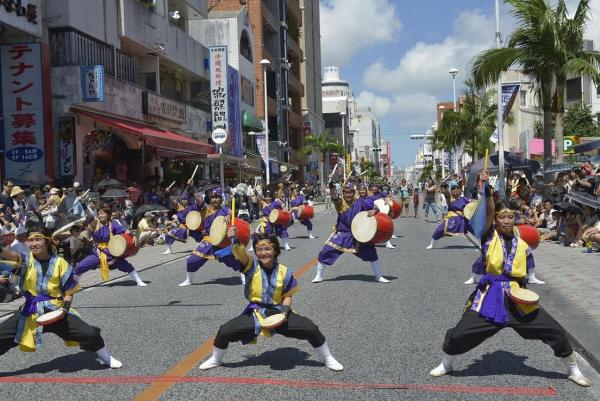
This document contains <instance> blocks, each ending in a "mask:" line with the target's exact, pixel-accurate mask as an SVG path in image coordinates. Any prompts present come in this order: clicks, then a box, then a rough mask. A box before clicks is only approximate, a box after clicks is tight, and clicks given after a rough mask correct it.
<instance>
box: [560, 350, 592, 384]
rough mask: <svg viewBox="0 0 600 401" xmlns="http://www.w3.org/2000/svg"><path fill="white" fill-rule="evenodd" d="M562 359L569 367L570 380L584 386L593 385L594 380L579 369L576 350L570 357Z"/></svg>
mask: <svg viewBox="0 0 600 401" xmlns="http://www.w3.org/2000/svg"><path fill="white" fill-rule="evenodd" d="M560 359H561V361H562V363H563V365H565V367H566V368H567V375H569V380H571V381H572V382H574V383H576V384H578V385H580V386H582V387H590V386H591V385H592V382H591V381H590V380H589V379H588V378H587V377H585V376H584V375H583V373H581V370H579V366H577V355H576V354H575V353H574V352H573V353H572V354H571V355H569V356H568V357H566V358H560Z"/></svg>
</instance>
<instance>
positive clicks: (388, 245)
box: [385, 241, 396, 249]
mask: <svg viewBox="0 0 600 401" xmlns="http://www.w3.org/2000/svg"><path fill="white" fill-rule="evenodd" d="M385 247H386V248H389V249H394V248H396V247H395V246H394V245H392V243H391V242H390V241H388V242H386V243H385Z"/></svg>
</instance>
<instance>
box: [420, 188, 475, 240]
mask: <svg viewBox="0 0 600 401" xmlns="http://www.w3.org/2000/svg"><path fill="white" fill-rule="evenodd" d="M460 193H461V189H460V187H459V186H457V185H454V186H452V188H451V189H450V196H451V199H450V205H448V209H449V212H448V214H447V215H446V217H445V218H444V221H443V222H442V224H440V225H439V226H438V228H436V229H435V231H434V232H433V235H432V236H431V243H430V244H429V245H428V246H427V248H425V249H433V247H434V245H435V241H437V240H439V239H441V238H442V237H443V236H444V235H445V234H448V233H452V234H464V235H466V234H467V232H468V231H469V219H467V218H466V217H465V215H464V210H465V206H467V205H468V204H469V202H471V200H470V199H467V198H465V197H464V196H460Z"/></svg>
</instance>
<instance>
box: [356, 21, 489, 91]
mask: <svg viewBox="0 0 600 401" xmlns="http://www.w3.org/2000/svg"><path fill="white" fill-rule="evenodd" d="M494 30H495V22H494V18H493V16H487V15H484V14H483V13H481V12H480V11H465V12H463V13H461V14H460V15H459V16H458V17H457V19H456V20H455V22H454V32H453V34H452V35H451V36H449V37H447V38H446V39H445V40H444V41H442V42H439V43H424V42H419V43H417V44H416V45H415V46H414V47H412V48H411V49H410V50H408V51H407V52H406V53H405V54H404V55H403V56H402V58H401V59H400V61H399V63H398V65H397V66H396V67H394V68H391V69H390V68H388V67H387V66H386V65H385V64H384V63H383V61H382V60H378V61H376V62H375V63H373V64H372V65H371V66H369V67H368V68H367V70H366V71H365V72H364V74H363V82H364V84H365V85H366V86H367V88H369V89H375V90H380V91H390V92H402V93H412V92H418V91H420V92H425V93H440V92H446V93H447V92H448V88H451V86H450V85H451V84H450V76H449V75H448V70H449V69H450V68H453V67H456V68H458V69H459V74H458V76H457V80H458V81H459V82H462V81H463V80H464V78H465V76H466V75H467V73H468V70H469V69H470V64H471V61H472V58H473V57H474V56H475V55H476V54H477V53H478V52H479V51H481V50H483V49H485V48H489V47H490V46H491V45H492V44H493V40H494Z"/></svg>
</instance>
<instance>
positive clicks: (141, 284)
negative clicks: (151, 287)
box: [129, 270, 148, 287]
mask: <svg viewBox="0 0 600 401" xmlns="http://www.w3.org/2000/svg"><path fill="white" fill-rule="evenodd" d="M129 275H130V276H131V278H132V279H134V280H135V283H136V284H137V285H138V287H146V286H147V285H148V284H146V283H144V282H143V281H142V279H141V278H140V275H139V274H138V272H136V271H135V270H134V271H132V272H131V273H129Z"/></svg>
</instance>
